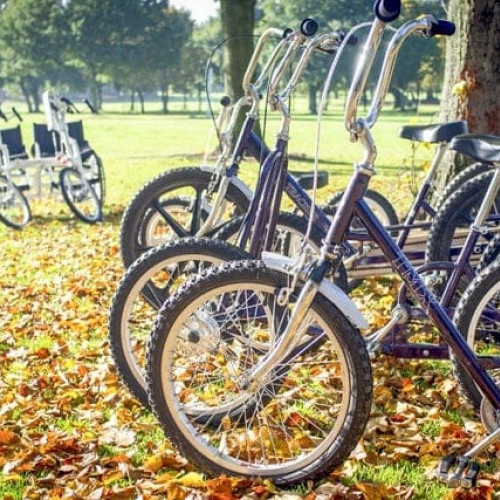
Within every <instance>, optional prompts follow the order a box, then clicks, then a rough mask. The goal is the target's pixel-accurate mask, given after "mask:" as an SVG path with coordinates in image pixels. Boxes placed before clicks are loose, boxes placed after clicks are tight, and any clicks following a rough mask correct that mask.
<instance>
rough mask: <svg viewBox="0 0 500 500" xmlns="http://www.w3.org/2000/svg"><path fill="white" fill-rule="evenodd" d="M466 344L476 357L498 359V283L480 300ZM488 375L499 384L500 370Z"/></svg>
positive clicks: (499, 299)
mask: <svg viewBox="0 0 500 500" xmlns="http://www.w3.org/2000/svg"><path fill="white" fill-rule="evenodd" d="M467 343H468V344H469V346H470V347H471V348H472V350H473V351H474V352H475V353H476V355H478V356H495V357H500V283H495V284H494V285H493V287H492V288H491V289H490V290H489V291H488V292H487V293H486V294H485V295H484V296H483V297H482V298H481V300H480V302H479V304H478V307H477V308H476V310H475V312H474V314H473V315H472V320H471V322H470V324H469V328H468V330H467ZM488 373H489V374H490V376H491V377H493V378H494V379H495V381H496V382H497V383H500V369H495V370H489V371H488Z"/></svg>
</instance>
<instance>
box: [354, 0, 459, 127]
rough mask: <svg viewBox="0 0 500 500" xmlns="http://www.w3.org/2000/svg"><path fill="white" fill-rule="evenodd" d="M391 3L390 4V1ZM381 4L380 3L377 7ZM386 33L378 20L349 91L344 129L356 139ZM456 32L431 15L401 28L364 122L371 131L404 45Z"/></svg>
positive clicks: (390, 47) (386, 57) (448, 24)
mask: <svg viewBox="0 0 500 500" xmlns="http://www.w3.org/2000/svg"><path fill="white" fill-rule="evenodd" d="M387 1H389V0H387ZM379 3H381V2H380V1H379V0H377V1H376V2H375V4H376V5H377V4H379ZM384 29H385V23H384V22H382V21H380V20H379V19H378V17H377V19H376V20H375V22H374V23H373V25H372V29H371V31H370V34H369V36H368V40H367V41H366V44H365V53H364V54H363V57H362V58H361V60H360V62H359V65H358V67H357V70H356V75H355V77H354V79H353V82H352V84H351V87H350V89H349V96H348V99H347V104H346V113H345V126H346V128H347V130H348V131H349V132H350V133H351V134H352V135H354V136H355V135H356V133H357V128H358V123H357V119H356V112H357V106H358V102H359V98H360V95H361V93H362V92H363V90H364V88H365V85H366V80H367V76H368V73H369V71H370V68H371V65H372V63H373V59H374V57H375V53H376V50H377V47H378V45H379V43H380V40H381V37H382V34H383V32H384ZM454 32H455V25H454V24H453V23H452V22H450V21H444V20H438V19H436V18H435V17H434V16H432V15H428V16H425V17H423V18H420V19H415V20H413V21H408V22H407V23H405V24H404V25H403V26H401V27H400V28H399V29H398V30H397V32H396V34H395V35H394V36H393V37H392V39H391V42H390V44H389V46H388V48H387V51H386V53H385V56H384V62H383V66H382V69H381V71H380V76H379V79H378V82H377V87H376V90H375V93H374V96H373V100H372V104H371V106H370V111H369V113H368V115H367V117H366V118H365V119H364V122H365V124H366V126H367V127H368V128H371V127H372V126H373V125H374V124H375V122H376V121H377V118H378V115H379V112H380V110H381V108H382V104H383V101H384V99H385V96H386V94H387V91H388V89H389V84H390V82H391V77H392V72H393V69H394V64H395V62H396V58H397V55H398V53H399V50H400V48H401V45H402V43H403V42H404V41H405V40H406V38H408V37H409V36H410V35H412V34H415V33H417V34H421V35H423V36H425V37H431V36H434V35H438V34H440V35H446V36H450V35H452V34H453V33H454Z"/></svg>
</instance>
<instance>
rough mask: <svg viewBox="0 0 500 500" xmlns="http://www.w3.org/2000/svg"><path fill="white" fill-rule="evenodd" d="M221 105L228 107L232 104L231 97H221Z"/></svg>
mask: <svg viewBox="0 0 500 500" xmlns="http://www.w3.org/2000/svg"><path fill="white" fill-rule="evenodd" d="M219 102H220V105H221V106H224V107H227V106H229V105H230V104H231V98H230V97H229V96H227V95H225V96H223V97H221V100H220V101H219Z"/></svg>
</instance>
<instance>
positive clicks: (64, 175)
mask: <svg viewBox="0 0 500 500" xmlns="http://www.w3.org/2000/svg"><path fill="white" fill-rule="evenodd" d="M59 182H60V185H61V191H62V195H63V198H64V200H65V201H66V203H67V204H68V206H69V208H70V209H71V211H72V212H73V213H74V214H75V215H76V216H77V217H78V218H79V219H81V220H82V221H84V222H88V223H89V224H93V223H94V222H97V221H100V220H102V209H101V202H100V200H99V198H98V197H97V195H96V192H95V191H94V189H93V187H92V186H91V185H90V183H89V181H88V180H87V179H85V177H84V175H83V174H82V173H81V172H79V171H78V170H76V169H74V168H71V167H66V168H63V169H62V170H61V173H60V177H59Z"/></svg>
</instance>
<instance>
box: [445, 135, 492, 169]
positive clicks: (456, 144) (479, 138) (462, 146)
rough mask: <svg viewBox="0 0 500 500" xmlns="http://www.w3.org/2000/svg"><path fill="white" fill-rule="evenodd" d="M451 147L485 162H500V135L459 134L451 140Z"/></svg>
mask: <svg viewBox="0 0 500 500" xmlns="http://www.w3.org/2000/svg"><path fill="white" fill-rule="evenodd" d="M450 149H453V150H454V151H458V152H459V153H463V154H464V155H466V156H470V157H471V158H474V160H478V161H482V162H484V163H500V137H498V136H495V135H486V134H466V135H459V136H457V137H455V138H454V139H453V140H452V141H451V143H450Z"/></svg>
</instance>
